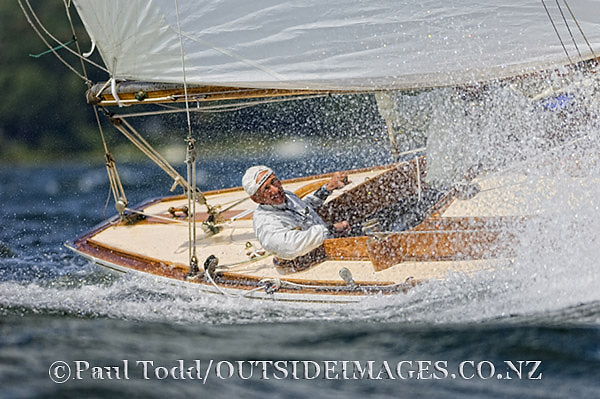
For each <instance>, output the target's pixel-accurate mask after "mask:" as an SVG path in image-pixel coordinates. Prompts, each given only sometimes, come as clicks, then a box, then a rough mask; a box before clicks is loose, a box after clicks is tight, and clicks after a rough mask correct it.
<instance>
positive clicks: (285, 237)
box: [242, 165, 350, 271]
mask: <svg viewBox="0 0 600 399" xmlns="http://www.w3.org/2000/svg"><path fill="white" fill-rule="evenodd" d="M346 181H347V177H346V175H345V174H344V173H340V172H336V173H334V174H333V176H332V177H331V179H330V180H329V182H327V183H326V184H324V185H323V186H322V187H321V188H319V189H318V190H317V191H316V192H314V193H312V194H309V195H307V196H306V197H305V198H304V199H303V200H302V199H300V198H299V197H298V196H297V195H295V194H294V193H292V192H290V191H286V190H284V189H283V187H282V185H281V182H280V181H279V179H278V178H277V176H276V175H275V173H273V170H271V168H269V167H267V166H263V165H259V166H253V167H251V168H249V169H248V170H247V171H246V173H245V174H244V177H243V178H242V186H243V187H244V190H245V191H246V193H247V194H248V195H250V198H251V199H252V200H253V201H254V202H256V203H258V204H259V205H258V207H257V208H256V210H255V211H254V218H253V219H254V220H253V227H254V232H255V234H256V237H257V239H258V241H259V242H260V244H261V245H262V246H263V248H264V249H266V250H267V251H269V252H271V253H272V254H273V255H274V256H275V257H274V262H275V265H276V266H279V267H280V269H283V270H285V271H299V270H303V269H306V268H307V267H309V266H311V265H313V264H315V263H317V262H320V261H322V260H324V259H325V257H326V256H325V251H324V249H323V247H322V246H321V244H323V241H324V240H325V239H326V238H332V237H333V236H334V234H340V233H344V232H348V231H349V230H350V224H349V223H348V221H346V220H344V221H341V222H337V223H334V224H332V225H327V224H326V223H325V222H324V221H323V219H321V217H320V216H319V215H318V214H317V212H315V210H316V209H318V208H319V207H320V206H321V205H323V203H324V201H325V200H326V199H327V197H328V196H329V194H331V191H333V190H335V189H338V188H341V187H343V186H344V185H345V184H346Z"/></svg>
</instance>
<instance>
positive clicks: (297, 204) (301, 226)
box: [253, 190, 331, 259]
mask: <svg viewBox="0 0 600 399" xmlns="http://www.w3.org/2000/svg"><path fill="white" fill-rule="evenodd" d="M323 191H325V190H323ZM327 194H328V193H326V194H325V195H324V196H325V197H326V196H327ZM323 202H324V200H323V199H321V198H319V197H317V196H316V195H315V194H309V195H307V196H306V197H305V198H304V200H301V199H300V198H298V196H297V195H295V194H294V193H292V192H289V191H285V202H284V203H283V204H281V205H259V206H258V207H257V208H256V210H255V211H254V217H253V226H254V232H255V233H256V238H258V241H259V242H260V244H261V245H262V247H263V248H264V249H265V250H267V251H269V252H271V253H272V254H273V255H275V256H277V257H279V258H283V259H294V258H295V257H297V256H301V255H304V254H306V253H308V252H310V251H311V250H313V249H315V248H317V247H318V246H319V245H321V244H322V243H323V241H324V240H325V239H326V238H330V237H331V233H330V232H329V230H328V228H327V225H326V224H325V222H324V221H323V219H321V217H320V216H319V215H317V213H316V212H315V209H318V208H319V207H320V206H321V205H322V204H323Z"/></svg>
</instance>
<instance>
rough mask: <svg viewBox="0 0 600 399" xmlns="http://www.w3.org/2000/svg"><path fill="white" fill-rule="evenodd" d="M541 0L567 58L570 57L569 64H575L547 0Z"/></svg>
mask: <svg viewBox="0 0 600 399" xmlns="http://www.w3.org/2000/svg"><path fill="white" fill-rule="evenodd" d="M541 1H542V4H543V5H544V9H545V10H546V14H548V18H550V23H551V24H552V27H553V28H554V32H556V36H558V40H559V41H560V44H561V46H562V48H563V50H564V52H565V54H566V55H567V58H568V59H569V64H571V65H573V60H571V56H569V52H568V51H567V48H566V47H565V43H564V42H563V40H562V38H561V37H560V33H558V29H557V28H556V24H555V23H554V20H553V19H552V15H551V14H550V10H548V7H547V6H546V2H545V1H544V0H541Z"/></svg>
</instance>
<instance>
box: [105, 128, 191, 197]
mask: <svg viewBox="0 0 600 399" xmlns="http://www.w3.org/2000/svg"><path fill="white" fill-rule="evenodd" d="M119 121H120V122H122V123H119ZM111 122H112V123H113V126H115V128H116V129H117V130H119V131H120V132H121V133H122V134H123V135H124V136H125V137H127V138H128V139H129V141H131V142H132V143H133V144H134V145H135V146H136V147H137V148H138V149H139V150H140V151H142V152H143V153H144V154H146V156H148V158H150V160H152V161H153V162H154V163H156V164H157V165H158V166H159V167H160V168H161V169H162V170H163V171H165V173H167V174H168V175H169V176H171V177H172V178H173V180H174V181H175V184H174V187H172V188H171V191H173V190H174V188H175V186H176V185H177V184H179V185H181V186H182V187H183V188H184V189H185V190H188V185H187V183H186V181H185V180H184V179H183V177H182V176H181V175H180V174H179V173H177V171H176V170H175V169H174V168H173V167H172V166H171V164H169V162H168V161H167V160H166V159H165V158H164V157H162V156H161V155H160V153H158V151H156V150H155V149H154V148H153V147H152V146H151V145H150V144H149V143H148V142H147V141H146V140H145V139H144V138H143V137H142V136H141V135H140V134H139V133H138V132H137V131H136V130H135V129H134V128H133V126H131V125H130V124H129V123H128V122H127V121H126V120H125V119H121V118H120V117H119V118H112V119H111ZM123 125H125V127H127V128H128V129H129V130H130V131H131V133H130V132H129V131H128V130H127V129H125V127H124V126H123Z"/></svg>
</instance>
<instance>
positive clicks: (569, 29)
mask: <svg viewBox="0 0 600 399" xmlns="http://www.w3.org/2000/svg"><path fill="white" fill-rule="evenodd" d="M556 6H557V7H558V10H559V11H560V15H562V18H563V21H564V22H565V26H566V27H567V31H568V32H569V35H570V36H571V40H572V41H573V44H574V45H575V49H576V50H577V54H579V58H580V59H581V60H583V57H582V56H581V51H579V46H577V42H576V41H575V38H574V37H573V32H571V27H570V26H569V23H568V22H567V18H566V17H565V13H563V10H562V7H561V6H560V3H559V2H558V0H556Z"/></svg>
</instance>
